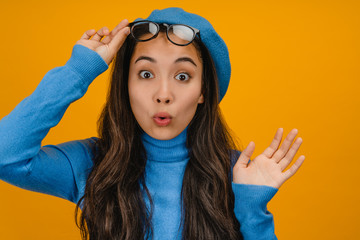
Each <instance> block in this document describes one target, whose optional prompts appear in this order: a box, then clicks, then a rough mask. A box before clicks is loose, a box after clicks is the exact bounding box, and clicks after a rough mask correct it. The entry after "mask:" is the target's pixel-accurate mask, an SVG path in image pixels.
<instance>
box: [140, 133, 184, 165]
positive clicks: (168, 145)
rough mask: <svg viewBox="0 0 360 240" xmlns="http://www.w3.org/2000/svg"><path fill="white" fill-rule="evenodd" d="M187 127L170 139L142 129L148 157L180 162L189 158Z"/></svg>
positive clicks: (161, 160)
mask: <svg viewBox="0 0 360 240" xmlns="http://www.w3.org/2000/svg"><path fill="white" fill-rule="evenodd" d="M187 129H188V127H186V128H185V129H184V130H183V131H182V132H181V133H180V134H179V135H177V136H176V137H174V138H172V139H169V140H159V139H156V138H153V137H151V136H150V135H148V134H147V133H146V132H145V131H142V133H141V139H142V142H143V144H144V147H145V149H146V153H147V157H148V159H149V160H151V161H158V162H178V161H183V160H186V159H188V158H189V156H188V149H187V148H186V137H187Z"/></svg>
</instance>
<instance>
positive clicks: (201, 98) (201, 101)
mask: <svg viewBox="0 0 360 240" xmlns="http://www.w3.org/2000/svg"><path fill="white" fill-rule="evenodd" d="M203 102H204V95H203V94H202V93H201V95H200V97H199V100H198V103H203Z"/></svg>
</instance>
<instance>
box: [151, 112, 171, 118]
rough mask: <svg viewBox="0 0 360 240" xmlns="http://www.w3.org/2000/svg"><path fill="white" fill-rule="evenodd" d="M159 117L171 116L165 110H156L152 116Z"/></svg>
mask: <svg viewBox="0 0 360 240" xmlns="http://www.w3.org/2000/svg"><path fill="white" fill-rule="evenodd" d="M160 117H162V118H170V119H171V118H172V116H171V115H170V114H169V113H167V112H158V113H156V114H155V115H154V118H160Z"/></svg>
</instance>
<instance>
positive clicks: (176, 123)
mask: <svg viewBox="0 0 360 240" xmlns="http://www.w3.org/2000/svg"><path fill="white" fill-rule="evenodd" d="M202 69H203V66H202V62H201V59H200V58H199V56H198V54H197V50H196V48H195V46H194V45H193V44H189V45H187V46H177V45H175V44H173V43H171V42H170V41H169V40H168V39H167V37H166V33H163V32H159V35H158V36H157V37H156V38H155V39H152V40H150V41H146V42H138V43H137V45H136V47H135V49H134V53H133V55H132V57H131V60H130V69H129V97H130V105H131V109H132V111H133V113H134V116H135V118H136V120H137V122H138V123H139V125H140V126H141V128H142V129H143V130H144V131H145V132H146V133H147V134H148V135H150V136H151V137H153V138H156V139H159V140H168V139H172V138H174V137H176V136H177V135H179V134H180V133H181V132H182V131H183V130H184V129H185V128H186V126H187V125H188V124H189V123H190V121H191V119H192V118H193V117H194V115H195V112H196V108H197V106H198V104H199V103H203V102H204V97H203V95H202V93H201V77H202ZM159 112H166V113H168V114H170V115H171V120H170V123H169V124H167V125H164V124H166V121H168V120H165V121H164V120H160V118H154V115H155V114H157V113H159ZM156 119H157V120H158V122H159V121H160V122H163V124H161V123H160V124H158V123H157V121H156Z"/></svg>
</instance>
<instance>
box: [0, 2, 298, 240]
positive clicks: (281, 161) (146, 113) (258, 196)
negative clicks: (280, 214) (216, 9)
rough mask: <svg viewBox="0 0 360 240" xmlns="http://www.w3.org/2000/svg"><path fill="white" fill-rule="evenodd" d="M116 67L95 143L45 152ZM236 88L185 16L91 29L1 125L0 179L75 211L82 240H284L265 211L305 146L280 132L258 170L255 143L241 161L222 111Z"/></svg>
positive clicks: (198, 27) (213, 41)
mask: <svg viewBox="0 0 360 240" xmlns="http://www.w3.org/2000/svg"><path fill="white" fill-rule="evenodd" d="M163 23H164V24H163ZM130 30H131V34H129V33H130ZM113 59H115V61H114V63H113V68H112V73H111V83H110V88H109V93H108V96H107V101H106V104H105V107H104V109H103V111H102V114H101V117H100V119H99V121H98V133H99V138H97V137H90V138H86V139H81V140H74V141H70V142H65V143H62V144H58V145H45V146H42V147H41V141H42V140H43V139H44V137H45V136H46V135H47V133H48V131H49V130H50V128H52V127H54V126H56V125H57V124H58V123H59V121H60V120H61V118H62V116H63V115H64V113H65V111H66V109H67V108H68V106H69V105H70V104H71V103H72V102H74V101H76V100H78V99H79V98H81V97H82V96H83V95H84V94H85V93H86V91H87V88H88V86H89V85H90V84H91V82H92V81H93V80H94V79H95V78H96V77H97V76H98V75H100V74H101V73H103V72H104V71H105V70H107V68H108V66H109V64H110V63H111V62H112V61H113ZM229 79H230V62H229V56H228V52H227V47H226V45H225V43H224V41H223V40H222V39H221V37H220V36H219V35H218V34H217V33H216V31H215V30H214V28H213V27H212V26H211V24H210V23H209V22H208V21H207V20H206V19H204V18H203V17H201V16H198V15H196V14H193V13H188V12H185V11H184V10H183V9H181V8H166V9H163V10H154V11H153V12H152V13H151V15H150V16H149V17H148V18H147V19H136V20H135V21H134V22H133V23H131V24H129V23H128V21H127V20H123V21H122V22H120V24H119V25H118V26H116V27H115V28H114V29H113V30H112V31H111V32H109V31H108V29H107V28H106V27H103V28H101V29H100V30H99V31H97V32H95V31H94V30H88V31H86V32H85V33H84V35H83V36H82V37H81V39H80V40H79V41H77V43H76V44H75V46H74V48H73V51H72V55H71V58H70V59H69V60H68V61H67V63H66V64H65V65H64V66H61V67H56V68H54V69H52V70H50V71H49V72H48V73H47V74H46V75H45V76H44V78H43V79H42V81H41V82H40V83H39V85H38V86H37V88H36V89H35V91H34V92H33V93H32V94H31V95H30V96H28V97H26V98H25V99H24V100H23V101H21V102H20V103H19V104H18V105H17V106H16V107H15V108H14V110H13V111H12V112H11V113H10V114H8V115H7V116H5V117H4V118H3V119H1V121H0V156H1V157H0V177H1V179H2V180H4V181H6V182H8V183H10V184H13V185H15V186H18V187H21V188H24V189H28V190H31V191H36V192H41V193H45V194H51V195H53V196H57V197H60V198H63V199H67V200H69V201H71V202H74V203H76V204H77V205H76V209H75V210H76V211H75V219H77V215H78V210H79V208H80V209H81V210H82V214H81V218H80V226H79V225H78V222H76V224H77V225H78V226H79V227H80V229H81V233H82V237H83V239H87V238H88V237H89V238H90V239H91V240H95V239H102V240H103V239H136V240H138V239H246V240H252V239H256V240H259V239H277V238H276V236H275V233H274V221H273V216H272V214H271V213H270V212H269V211H268V210H267V208H266V205H267V203H268V202H269V201H270V200H271V198H272V197H273V196H274V195H275V193H276V192H277V191H278V189H279V187H280V186H281V185H282V184H283V183H284V182H285V181H286V180H287V179H288V178H290V177H291V176H292V175H294V173H295V172H296V171H297V170H298V169H299V167H300V166H301V164H302V162H303V160H304V156H300V157H299V159H298V160H297V161H296V162H295V164H293V165H292V166H291V167H290V168H289V169H288V170H287V171H285V172H282V171H283V170H284V169H285V168H286V167H287V166H288V165H289V164H290V162H291V161H292V159H293V158H294V156H295V154H296V152H297V150H298V149H299V147H300V144H301V142H302V139H301V138H297V139H296V141H295V142H294V144H293V145H292V146H291V147H290V145H291V144H292V142H293V140H294V138H295V136H296V134H297V130H296V129H293V130H292V131H291V132H290V133H289V135H288V136H287V137H286V139H285V140H284V142H283V144H282V145H281V146H280V142H281V139H282V135H283V129H282V128H279V129H278V131H277V132H276V134H275V137H274V140H273V141H272V143H271V145H270V146H269V147H268V148H267V149H266V150H265V151H264V152H263V153H262V154H261V155H259V156H257V157H256V158H255V159H253V160H251V161H250V160H249V159H250V157H251V156H252V153H253V151H254V143H253V142H250V144H249V145H248V146H247V147H246V148H245V149H244V150H243V151H242V152H240V151H239V150H238V147H237V145H236V144H235V141H234V140H233V138H232V137H231V134H230V131H229V130H228V128H227V126H226V123H225V121H224V120H223V118H222V117H221V111H220V109H219V106H218V104H219V102H220V101H221V99H222V98H223V96H224V95H225V92H226V90H227V86H228V83H229Z"/></svg>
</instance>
